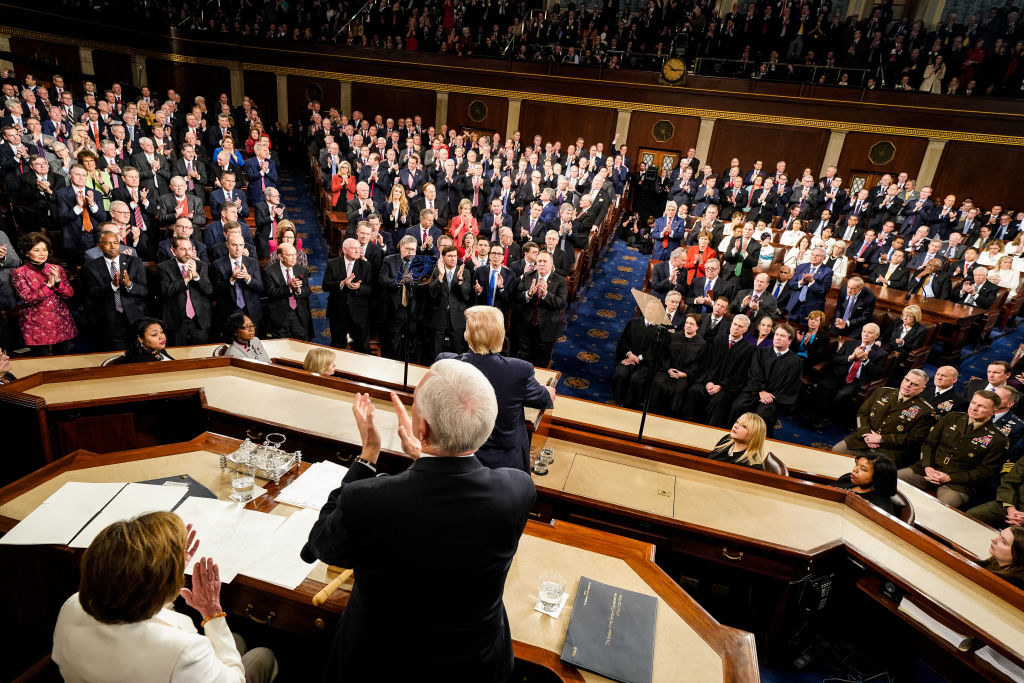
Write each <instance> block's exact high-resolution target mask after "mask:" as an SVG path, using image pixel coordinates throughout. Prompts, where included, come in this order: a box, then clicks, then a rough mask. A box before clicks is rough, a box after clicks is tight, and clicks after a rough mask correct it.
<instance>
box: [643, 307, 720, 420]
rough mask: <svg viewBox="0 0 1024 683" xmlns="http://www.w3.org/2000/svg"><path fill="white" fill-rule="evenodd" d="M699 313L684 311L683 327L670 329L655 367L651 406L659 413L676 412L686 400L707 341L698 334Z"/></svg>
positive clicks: (698, 371) (673, 413)
mask: <svg viewBox="0 0 1024 683" xmlns="http://www.w3.org/2000/svg"><path fill="white" fill-rule="evenodd" d="M699 328H700V314H698V313H687V314H686V319H685V321H684V322H683V329H682V330H680V331H679V332H675V333H673V334H672V335H671V336H670V337H669V339H668V345H667V346H666V347H665V348H664V349H663V352H662V359H661V368H660V369H658V370H656V371H655V375H654V386H653V387H652V389H651V409H652V410H655V411H657V412H658V413H660V414H661V415H678V414H680V413H682V411H683V404H684V403H685V402H686V391H687V389H688V388H689V386H690V383H691V382H692V381H693V378H694V377H695V376H697V375H698V374H699V373H700V370H701V364H702V363H703V361H704V357H705V355H706V354H705V352H706V350H707V344H706V343H705V341H704V338H703V337H701V336H700V335H699V334H697V330H698V329H699Z"/></svg>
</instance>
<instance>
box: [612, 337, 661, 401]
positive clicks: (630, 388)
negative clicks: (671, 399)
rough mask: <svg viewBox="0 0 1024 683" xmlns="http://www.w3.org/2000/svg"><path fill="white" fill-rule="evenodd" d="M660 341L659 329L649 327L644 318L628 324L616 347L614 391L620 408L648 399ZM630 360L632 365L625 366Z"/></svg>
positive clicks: (613, 377) (613, 376) (629, 363)
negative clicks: (649, 383)
mask: <svg viewBox="0 0 1024 683" xmlns="http://www.w3.org/2000/svg"><path fill="white" fill-rule="evenodd" d="M657 341H658V328H656V327H655V326H653V325H648V324H647V323H646V322H645V321H644V319H643V318H642V317H641V318H633V319H632V320H630V321H629V322H628V323H627V324H626V329H625V330H624V331H623V332H622V337H621V338H620V339H619V344H618V346H617V347H616V348H615V374H614V375H612V390H613V392H614V395H615V401H616V403H618V404H619V405H621V406H625V407H631V406H634V405H636V403H638V402H640V401H643V399H644V398H645V397H646V391H645V390H646V387H647V383H648V382H650V381H651V376H652V375H653V374H654V363H655V362H656V359H655V356H656V355H657V354H656V353H655V347H656V345H657ZM630 354H632V356H630ZM627 357H629V362H628V363H625V364H624V363H623V361H625V360H626V359H627Z"/></svg>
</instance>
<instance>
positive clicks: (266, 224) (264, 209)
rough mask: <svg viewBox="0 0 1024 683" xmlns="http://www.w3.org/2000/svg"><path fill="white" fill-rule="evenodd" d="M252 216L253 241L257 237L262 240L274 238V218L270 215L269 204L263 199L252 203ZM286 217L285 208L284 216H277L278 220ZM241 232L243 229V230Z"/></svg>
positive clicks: (267, 240)
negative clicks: (253, 226)
mask: <svg viewBox="0 0 1024 683" xmlns="http://www.w3.org/2000/svg"><path fill="white" fill-rule="evenodd" d="M278 206H280V205H278ZM252 216H253V222H254V223H256V235H255V236H254V238H253V242H255V241H256V240H257V239H259V240H263V241H264V242H269V241H270V240H272V239H274V237H275V235H274V218H273V217H272V216H271V215H270V205H269V204H267V202H265V201H261V202H258V203H256V204H253V205H252ZM286 218H288V211H287V210H285V213H284V216H283V217H282V218H279V219H278V221H283V220H285V219H286ZM243 232H245V231H244V230H243Z"/></svg>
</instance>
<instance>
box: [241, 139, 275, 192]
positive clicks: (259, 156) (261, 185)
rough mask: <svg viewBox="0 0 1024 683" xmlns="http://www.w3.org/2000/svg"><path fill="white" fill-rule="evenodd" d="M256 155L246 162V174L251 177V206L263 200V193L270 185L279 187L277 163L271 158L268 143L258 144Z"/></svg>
mask: <svg viewBox="0 0 1024 683" xmlns="http://www.w3.org/2000/svg"><path fill="white" fill-rule="evenodd" d="M254 150H255V153H256V156H254V157H252V158H251V159H249V160H247V161H246V162H245V166H244V168H245V175H246V177H247V178H248V179H249V190H248V191H249V206H255V205H256V204H259V203H260V202H262V201H263V193H264V192H265V191H266V189H267V188H268V187H277V184H278V180H277V164H275V163H274V162H273V161H272V160H271V159H270V150H269V149H267V146H266V145H262V144H257V145H256V146H255V148H254Z"/></svg>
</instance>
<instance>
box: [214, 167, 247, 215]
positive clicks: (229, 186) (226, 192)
mask: <svg viewBox="0 0 1024 683" xmlns="http://www.w3.org/2000/svg"><path fill="white" fill-rule="evenodd" d="M236 182H237V181H236V177H235V174H234V173H225V174H223V175H222V176H221V177H220V187H218V188H217V189H215V190H214V191H213V192H211V193H210V216H211V217H212V218H213V220H215V221H219V220H220V211H221V206H223V204H224V203H225V202H228V203H233V204H235V205H236V206H237V207H238V217H239V218H242V219H245V218H248V216H249V204H248V203H247V202H246V199H245V193H243V192H239V191H238V190H236V189H235V184H236Z"/></svg>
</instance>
